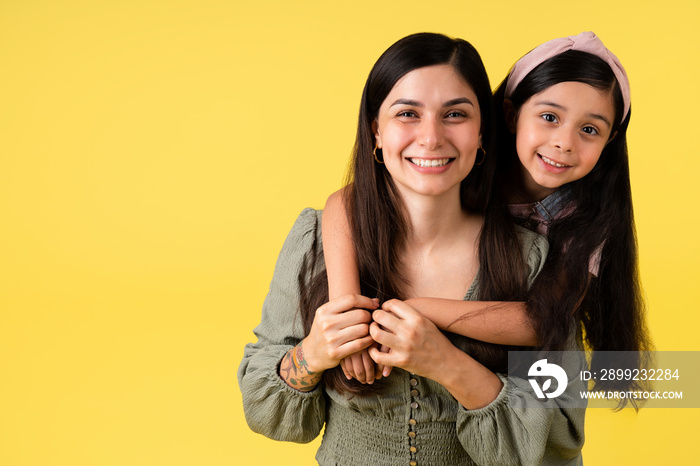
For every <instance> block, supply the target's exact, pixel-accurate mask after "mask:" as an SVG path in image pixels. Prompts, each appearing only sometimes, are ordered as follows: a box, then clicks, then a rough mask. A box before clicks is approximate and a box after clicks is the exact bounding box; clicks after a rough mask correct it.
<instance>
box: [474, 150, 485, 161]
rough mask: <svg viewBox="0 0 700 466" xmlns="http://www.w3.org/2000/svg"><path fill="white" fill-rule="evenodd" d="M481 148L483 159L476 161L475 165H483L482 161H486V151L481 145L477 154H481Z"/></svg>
mask: <svg viewBox="0 0 700 466" xmlns="http://www.w3.org/2000/svg"><path fill="white" fill-rule="evenodd" d="M479 150H481V161H480V162H474V165H481V164H482V163H484V160H486V151H485V150H484V148H483V147H481V146H479V149H477V150H476V156H477V157H478V156H479Z"/></svg>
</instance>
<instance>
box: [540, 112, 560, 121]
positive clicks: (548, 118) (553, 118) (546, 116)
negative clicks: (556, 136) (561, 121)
mask: <svg viewBox="0 0 700 466" xmlns="http://www.w3.org/2000/svg"><path fill="white" fill-rule="evenodd" d="M542 118H544V121H546V122H548V123H556V122H557V117H556V116H554V115H552V114H551V113H545V114H543V115H542Z"/></svg>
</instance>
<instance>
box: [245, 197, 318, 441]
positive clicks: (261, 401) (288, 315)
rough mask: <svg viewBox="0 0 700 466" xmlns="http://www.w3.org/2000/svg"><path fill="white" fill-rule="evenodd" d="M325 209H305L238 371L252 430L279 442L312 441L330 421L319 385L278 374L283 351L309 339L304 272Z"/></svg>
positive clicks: (284, 248)
mask: <svg viewBox="0 0 700 466" xmlns="http://www.w3.org/2000/svg"><path fill="white" fill-rule="evenodd" d="M320 224H321V212H317V211H315V210H313V209H305V210H304V211H302V213H301V214H300V215H299V217H298V218H297V220H296V222H295V223H294V226H293V227H292V230H291V231H290V233H289V235H288V236H287V239H286V240H285V242H284V246H282V251H281V252H280V255H279V257H278V259H277V264H276V266H275V272H274V276H273V278H272V282H271V283H270V290H269V292H268V294H267V296H266V297H265V301H264V303H263V310H262V321H261V322H260V324H259V325H258V326H257V327H256V328H255V330H254V332H255V335H256V336H257V338H258V341H257V342H256V343H249V344H247V345H246V346H245V349H244V353H243V361H242V362H241V365H240V367H239V369H238V383H239V386H240V389H241V392H242V394H243V410H244V412H245V417H246V421H247V422H248V425H249V426H250V428H251V429H252V430H253V431H255V432H257V433H260V434H263V435H265V436H267V437H269V438H272V439H274V440H282V441H291V442H298V443H307V442H310V441H311V440H313V439H314V438H316V437H317V436H318V435H319V433H320V431H321V428H322V427H323V424H324V421H325V417H326V414H325V411H326V402H325V399H324V395H323V388H322V386H321V384H319V385H318V386H317V387H316V388H315V389H314V390H312V391H310V392H301V391H298V390H295V389H293V388H292V387H290V386H288V385H287V384H286V383H285V382H284V381H283V380H282V379H281V378H280V376H279V374H278V372H277V371H278V367H279V364H280V361H281V360H282V358H283V357H284V355H285V354H286V353H287V351H289V350H290V349H291V348H292V347H294V346H295V345H296V344H297V343H299V342H300V341H301V340H302V339H303V338H304V332H303V327H302V323H301V316H300V314H299V281H298V280H299V274H300V272H301V267H302V264H303V262H304V257H305V255H306V254H307V253H309V252H314V251H313V249H314V247H320V234H321V231H320V230H321V228H320Z"/></svg>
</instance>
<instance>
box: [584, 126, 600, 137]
mask: <svg viewBox="0 0 700 466" xmlns="http://www.w3.org/2000/svg"><path fill="white" fill-rule="evenodd" d="M581 131H583V132H584V133H586V134H591V135H595V134H598V130H597V129H595V128H594V127H592V126H584V128H583V129H582V130H581Z"/></svg>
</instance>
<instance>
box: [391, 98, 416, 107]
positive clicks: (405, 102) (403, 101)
mask: <svg viewBox="0 0 700 466" xmlns="http://www.w3.org/2000/svg"><path fill="white" fill-rule="evenodd" d="M394 105H410V106H411V107H424V105H423V104H422V103H421V102H418V101H417V100H411V99H396V100H395V101H394V103H393V104H391V105H390V106H389V107H393V106H394Z"/></svg>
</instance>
